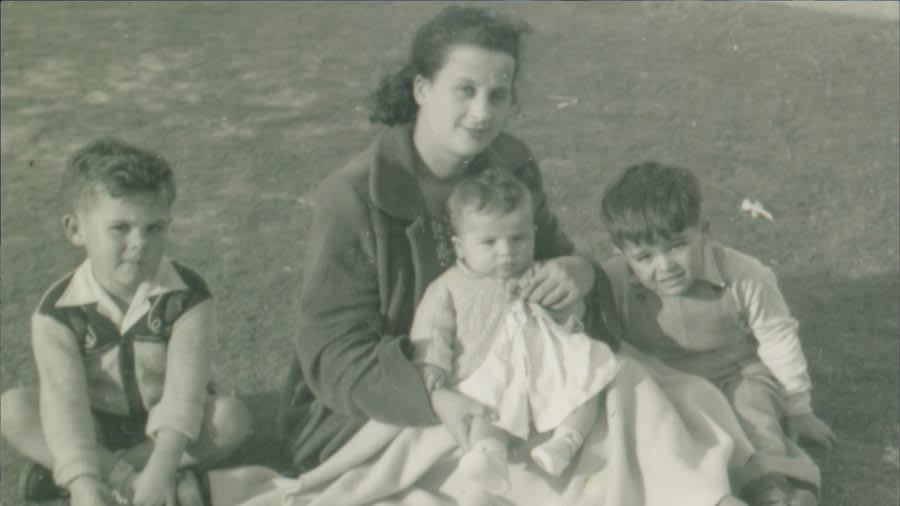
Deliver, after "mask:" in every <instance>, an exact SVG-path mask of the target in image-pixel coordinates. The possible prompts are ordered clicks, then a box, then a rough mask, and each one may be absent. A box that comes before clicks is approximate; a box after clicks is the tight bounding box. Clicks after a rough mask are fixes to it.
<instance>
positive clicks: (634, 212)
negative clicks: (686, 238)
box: [602, 162, 701, 248]
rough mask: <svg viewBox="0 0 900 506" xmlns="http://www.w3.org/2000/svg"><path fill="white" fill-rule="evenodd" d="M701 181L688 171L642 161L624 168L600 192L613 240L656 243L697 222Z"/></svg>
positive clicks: (698, 220)
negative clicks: (601, 192)
mask: <svg viewBox="0 0 900 506" xmlns="http://www.w3.org/2000/svg"><path fill="white" fill-rule="evenodd" d="M700 204H701V195H700V183H699V182H698V181H697V178H696V176H694V174H692V173H691V172H690V171H688V170H685V169H679V168H675V167H668V166H665V165H662V164H659V163H657V162H645V163H641V164H638V165H633V166H631V167H628V168H627V169H625V171H624V172H623V173H622V175H621V176H619V178H618V179H616V180H615V181H614V182H613V183H612V184H611V185H609V187H607V188H606V191H605V192H604V194H603V204H602V215H603V221H604V222H605V223H606V227H607V229H608V230H609V233H610V235H611V236H612V241H613V243H614V244H615V245H616V246H618V247H620V248H621V247H622V246H623V244H624V243H625V242H630V243H632V244H659V243H661V242H665V241H670V240H671V239H672V237H673V236H674V235H676V234H679V233H681V232H683V231H684V230H685V229H687V228H688V227H691V226H693V225H697V224H699V223H700Z"/></svg>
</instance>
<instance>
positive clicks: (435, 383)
mask: <svg viewBox="0 0 900 506" xmlns="http://www.w3.org/2000/svg"><path fill="white" fill-rule="evenodd" d="M422 378H423V379H424V380H425V388H427V389H428V391H429V392H434V391H435V390H437V389H438V388H443V387H444V385H446V384H447V371H445V370H443V369H441V368H440V367H438V366H436V365H431V364H425V365H423V366H422Z"/></svg>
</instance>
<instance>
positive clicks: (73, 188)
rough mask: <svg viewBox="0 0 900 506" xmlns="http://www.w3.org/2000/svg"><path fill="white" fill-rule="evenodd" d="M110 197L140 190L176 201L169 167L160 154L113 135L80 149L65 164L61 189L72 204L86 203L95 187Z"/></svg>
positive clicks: (137, 192)
mask: <svg viewBox="0 0 900 506" xmlns="http://www.w3.org/2000/svg"><path fill="white" fill-rule="evenodd" d="M98 185H99V186H101V187H103V188H104V189H105V190H106V191H107V192H109V194H110V195H111V196H113V197H117V198H118V197H122V196H127V195H134V194H139V193H156V194H160V195H165V196H166V197H167V198H168V199H169V204H171V203H172V202H174V201H175V179H174V176H173V174H172V168H171V167H170V166H169V164H168V162H166V161H165V160H164V159H163V158H162V157H160V156H159V155H157V154H155V153H151V152H149V151H146V150H144V149H141V148H138V147H135V146H131V145H129V144H126V143H124V142H122V141H120V140H118V139H115V138H110V137H107V138H103V139H99V140H96V141H93V142H91V143H90V144H88V145H87V146H85V147H83V148H81V149H79V150H78V151H77V152H76V153H75V154H74V155H72V157H71V158H69V162H68V164H67V165H66V173H65V176H64V177H63V192H65V194H66V197H67V200H68V203H69V204H70V205H72V206H73V207H78V206H81V205H85V204H87V205H89V204H90V202H91V199H92V197H93V195H94V192H95V191H96V190H97V186H98Z"/></svg>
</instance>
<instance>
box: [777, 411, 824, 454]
mask: <svg viewBox="0 0 900 506" xmlns="http://www.w3.org/2000/svg"><path fill="white" fill-rule="evenodd" d="M785 426H786V427H785V428H786V430H787V435H788V437H790V438H791V439H793V440H794V441H797V440H798V439H801V438H802V439H809V440H810V441H813V442H815V443H818V444H820V445H822V446H824V447H825V448H827V449H829V450H830V449H831V447H832V446H834V444H835V443H837V436H836V435H835V434H834V432H832V431H831V429H830V428H828V425H826V424H825V422H823V421H822V420H819V418H818V417H817V416H816V415H814V414H812V413H803V414H802V415H790V416H788V417H787V420H786V421H785Z"/></svg>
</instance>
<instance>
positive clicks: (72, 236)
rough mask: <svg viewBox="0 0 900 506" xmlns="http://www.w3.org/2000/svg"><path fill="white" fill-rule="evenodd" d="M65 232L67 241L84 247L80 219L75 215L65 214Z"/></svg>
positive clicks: (63, 221) (63, 219)
mask: <svg viewBox="0 0 900 506" xmlns="http://www.w3.org/2000/svg"><path fill="white" fill-rule="evenodd" d="M62 226H63V232H64V233H65V234H66V239H68V240H69V242H70V243H72V244H74V245H75V246H84V234H83V233H82V231H81V227H80V226H79V224H78V217H77V216H75V215H74V214H65V215H63V217H62Z"/></svg>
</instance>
